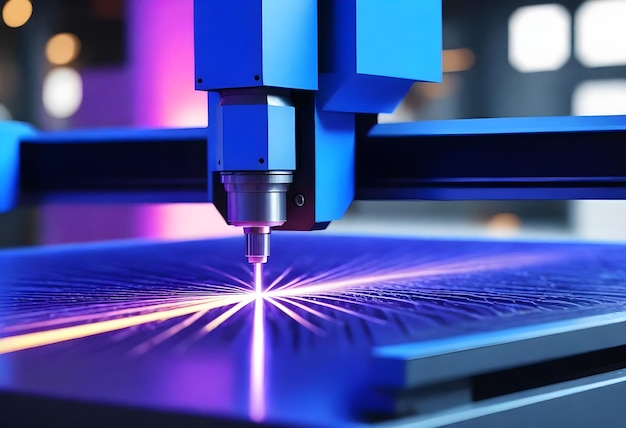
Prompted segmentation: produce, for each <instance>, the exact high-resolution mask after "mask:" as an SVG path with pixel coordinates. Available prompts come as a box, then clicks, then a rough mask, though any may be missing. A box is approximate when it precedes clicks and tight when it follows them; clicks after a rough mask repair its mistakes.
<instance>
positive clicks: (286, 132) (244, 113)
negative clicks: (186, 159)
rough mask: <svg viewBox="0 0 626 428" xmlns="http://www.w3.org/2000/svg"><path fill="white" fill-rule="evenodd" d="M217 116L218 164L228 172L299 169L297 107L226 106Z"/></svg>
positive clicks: (264, 105)
mask: <svg viewBox="0 0 626 428" xmlns="http://www.w3.org/2000/svg"><path fill="white" fill-rule="evenodd" d="M217 115H218V126H217V133H218V137H217V140H218V147H220V148H218V152H219V153H220V154H221V155H222V157H221V158H220V159H218V160H221V164H222V167H223V169H224V170H225V171H267V170H270V169H274V170H294V169H295V144H296V143H295V109H294V108H293V107H291V106H274V105H270V106H268V105H266V104H243V105H226V106H221V107H219V109H218V113H217ZM261 160H262V161H261Z"/></svg>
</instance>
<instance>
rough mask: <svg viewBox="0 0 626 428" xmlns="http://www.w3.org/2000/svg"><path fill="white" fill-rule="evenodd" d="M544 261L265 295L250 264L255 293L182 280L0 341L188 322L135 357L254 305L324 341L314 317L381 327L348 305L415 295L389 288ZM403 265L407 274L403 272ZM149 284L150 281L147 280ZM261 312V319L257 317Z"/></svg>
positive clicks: (522, 258)
mask: <svg viewBox="0 0 626 428" xmlns="http://www.w3.org/2000/svg"><path fill="white" fill-rule="evenodd" d="M546 259H547V258H546V255H536V254H535V255H531V256H529V255H524V254H517V255H515V254H513V255H511V254H509V255H507V256H495V257H493V256H492V257H484V258H482V259H474V260H467V259H465V260H459V261H454V260H452V261H448V262H447V263H443V262H439V263H430V264H421V265H420V264H419V263H415V262H411V263H409V262H408V261H405V262H402V263H400V265H404V268H400V269H398V266H388V267H386V268H382V270H381V268H380V266H378V267H377V266H372V267H371V268H368V267H367V266H365V267H361V268H359V269H360V270H358V271H357V266H355V265H354V263H353V262H354V261H353V262H352V263H348V264H346V265H343V266H340V267H337V268H335V269H331V270H329V271H325V272H323V273H321V274H318V275H315V276H312V277H308V278H307V277H303V276H299V277H297V278H296V279H295V280H294V279H288V278H287V277H288V275H287V272H288V271H290V269H288V270H287V271H286V272H283V273H281V274H280V275H278V278H277V280H275V281H273V282H272V283H271V285H270V287H268V288H267V289H266V290H264V288H263V270H262V269H263V267H262V265H261V264H255V266H254V279H253V281H254V284H253V287H250V284H249V282H245V281H244V280H242V279H240V278H237V277H235V276H233V275H232V274H229V273H226V272H221V274H222V275H223V276H224V277H225V278H227V279H229V280H231V281H232V282H233V283H234V284H235V285H228V284H222V285H220V284H205V285H204V289H203V288H202V287H201V286H200V284H199V283H197V282H190V281H181V282H182V283H187V282H188V283H189V288H190V289H191V290H190V291H189V293H186V294H185V295H182V296H172V295H169V296H167V295H164V297H162V298H159V297H158V296H157V295H152V297H151V298H150V299H149V302H150V304H145V303H146V302H137V304H136V306H131V307H124V306H125V304H127V303H128V302H121V301H120V302H117V303H115V304H112V303H109V304H105V303H101V304H100V303H98V304H97V305H93V306H91V307H89V308H87V311H91V313H86V311H85V309H84V308H81V309H82V312H80V313H79V314H74V315H67V316H65V317H58V318H55V319H50V320H45V321H36V322H27V323H19V322H18V323H16V324H14V325H8V326H3V327H0V333H3V334H7V333H9V334H11V335H10V336H7V337H2V338H0V354H4V353H9V352H15V351H19V350H24V349H29V348H34V347H38V346H44V345H49V344H54V343H59V342H65V341H69V340H73V339H78V338H83V337H89V336H93V335H97V334H101V333H107V332H112V331H116V330H122V329H125V328H129V327H134V326H139V325H143V324H147V323H152V322H159V321H164V320H169V319H174V318H179V317H183V316H188V318H187V319H186V320H183V321H181V322H179V323H178V324H176V325H175V326H173V327H169V328H168V329H166V330H164V331H163V332H161V333H159V334H158V335H157V336H155V337H154V338H153V339H151V340H149V341H147V342H146V343H144V344H141V345H139V346H138V347H136V351H137V352H145V351H147V350H149V349H151V348H152V347H154V346H157V345H158V344H160V343H162V342H165V341H166V340H168V339H169V338H171V337H172V336H174V335H175V334H177V333H178V332H180V331H182V330H183V329H185V328H187V327H189V326H190V325H192V324H194V323H196V322H200V321H201V320H203V319H204V318H205V317H212V311H213V310H216V309H219V308H228V309H227V310H226V311H224V312H222V313H220V314H219V315H218V316H217V317H214V318H212V319H210V320H208V322H207V323H206V325H205V327H204V328H203V329H202V330H201V331H200V332H199V334H200V337H201V336H202V335H204V334H207V333H209V332H211V331H212V330H214V329H216V328H218V327H219V326H220V325H222V324H223V323H225V322H226V321H227V320H229V319H230V318H232V317H233V316H234V315H236V314H237V313H238V312H239V311H240V310H241V309H243V308H244V307H246V306H247V305H248V304H250V303H252V302H255V316H257V312H256V311H257V308H258V307H261V308H262V307H263V306H262V302H267V303H268V304H270V305H272V306H273V307H275V308H276V309H278V313H282V314H284V315H286V316H287V317H288V318H290V319H292V320H294V321H295V322H297V323H298V324H300V325H302V326H303V327H305V328H307V329H309V330H311V331H314V332H315V333H318V334H323V329H322V328H321V327H319V326H317V325H315V324H314V323H313V322H312V321H310V319H309V318H311V317H313V319H317V320H320V321H324V322H337V321H336V320H335V319H334V318H333V317H331V316H330V315H328V311H332V312H335V313H336V312H342V313H345V314H347V315H350V316H354V317H358V318H362V319H364V320H366V321H371V322H379V323H384V320H381V319H377V318H376V317H375V316H372V315H366V314H363V313H360V312H359V311H357V310H354V309H351V308H349V307H345V305H346V304H353V305H359V306H362V307H369V308H372V306H373V303H372V302H373V301H374V300H373V299H375V300H376V301H378V303H379V304H380V303H385V302H387V303H389V304H391V303H393V302H407V303H410V302H411V300H410V299H409V297H410V295H411V293H414V292H415V291H412V290H411V287H410V286H406V287H405V289H404V291H403V292H402V293H398V291H397V289H396V288H394V287H393V286H392V284H394V282H400V281H404V282H406V281H414V280H417V279H422V278H427V277H440V276H445V275H453V274H468V273H473V272H480V271H485V270H498V269H503V268H514V267H519V266H523V265H529V264H536V263H538V262H545V261H546ZM407 264H408V265H409V266H411V267H410V268H406V266H407ZM416 265H417V266H416ZM375 268H377V269H378V270H376V269H375ZM394 268H395V269H394ZM205 269H206V270H207V271H212V272H219V271H217V270H215V269H213V268H207V267H205ZM359 271H365V272H366V273H365V274H361V275H355V272H359ZM146 278H147V279H150V280H151V279H152V277H151V276H150V274H148V275H147V276H146ZM173 280H174V279H173V278H169V279H168V282H169V281H173ZM101 281H104V282H105V283H107V285H108V286H109V287H112V286H116V285H117V287H119V283H118V284H114V283H112V282H110V281H107V280H103V279H101ZM281 282H282V285H281ZM244 285H245V287H244ZM246 287H247V288H246ZM121 291H123V290H121ZM42 294H44V293H42ZM131 296H132V294H131V295H129V297H131ZM433 298H435V296H434V297H433ZM159 299H160V300H159ZM111 307H115V309H109V308H111ZM305 308H306V309H305ZM314 308H318V309H320V310H324V311H326V312H321V311H320V310H316V309H314ZM298 311H300V313H298ZM261 313H263V311H262V310H261ZM30 319H32V318H30Z"/></svg>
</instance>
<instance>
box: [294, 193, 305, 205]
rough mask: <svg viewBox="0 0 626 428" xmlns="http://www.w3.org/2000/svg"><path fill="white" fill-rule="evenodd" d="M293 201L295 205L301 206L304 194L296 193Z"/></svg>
mask: <svg viewBox="0 0 626 428" xmlns="http://www.w3.org/2000/svg"><path fill="white" fill-rule="evenodd" d="M294 202H295V203H296V205H297V206H299V207H301V206H303V205H304V195H303V194H302V193H298V194H297V195H296V197H295V198H294Z"/></svg>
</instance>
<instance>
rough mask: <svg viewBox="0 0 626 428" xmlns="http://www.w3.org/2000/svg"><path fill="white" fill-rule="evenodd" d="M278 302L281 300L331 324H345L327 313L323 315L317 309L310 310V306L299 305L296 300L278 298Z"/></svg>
mask: <svg viewBox="0 0 626 428" xmlns="http://www.w3.org/2000/svg"><path fill="white" fill-rule="evenodd" d="M276 300H280V301H282V302H286V303H289V304H290V305H293V306H295V307H296V308H299V309H302V310H303V311H305V312H308V313H310V314H313V315H315V316H316V317H318V318H321V319H323V320H326V321H331V322H334V323H336V324H340V325H342V324H344V323H343V322H341V321H339V320H336V319H334V318H333V317H331V316H329V315H326V314H325V313H323V312H320V311H316V310H315V309H313V308H310V307H308V306H306V305H303V304H302V303H298V302H297V301H295V299H287V298H285V297H277V298H276Z"/></svg>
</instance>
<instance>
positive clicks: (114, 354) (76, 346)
mask: <svg viewBox="0 0 626 428" xmlns="http://www.w3.org/2000/svg"><path fill="white" fill-rule="evenodd" d="M274 238H275V239H274V242H273V244H274V252H273V256H272V263H270V264H269V265H268V266H267V267H266V270H265V273H264V281H265V288H266V290H267V291H266V292H265V294H264V295H263V296H262V298H261V297H259V295H257V294H255V291H254V289H253V288H252V277H251V272H250V268H249V266H248V265H247V264H246V263H245V261H244V260H243V258H242V256H241V241H240V240H239V239H228V240H216V241H205V242H188V243H177V244H137V243H136V244H118V245H109V246H83V247H80V246H77V247H66V248H56V249H55V248H52V249H40V250H32V251H11V252H4V253H2V255H0V272H1V278H2V279H1V281H2V284H1V290H2V295H1V298H0V322H1V324H0V332H1V333H0V335H1V336H2V337H0V352H3V354H2V355H0V368H1V370H0V373H1V375H0V389H2V390H4V391H9V392H13V393H18V392H19V393H30V394H39V395H43V396H53V397H57V398H73V399H80V400H87V401H90V402H96V403H105V404H107V405H115V404H118V405H125V406H132V407H137V408H147V409H159V410H160V411H168V412H183V413H187V412H190V413H194V414H197V415H205V416H208V415H227V416H228V417H231V418H235V419H236V418H240V419H248V418H251V419H252V420H259V421H274V422H275V421H286V422H289V421H291V422H294V421H298V422H301V423H305V422H309V423H311V422H316V423H320V424H331V425H337V424H340V423H348V422H350V421H352V422H355V421H358V420H360V417H361V415H362V414H363V403H366V402H367V401H368V400H371V399H372V397H374V396H373V395H371V394H370V393H371V387H370V385H371V384H370V379H371V374H372V373H370V371H369V368H370V367H371V366H370V364H371V360H370V355H371V353H372V349H373V348H374V347H379V346H383V345H394V344H402V343H409V342H421V343H423V344H424V347H428V346H429V344H431V343H434V342H436V341H437V340H444V339H449V340H450V341H452V342H454V341H458V342H459V343H463V344H464V346H465V347H470V348H471V347H472V346H474V345H473V344H472V337H474V335H480V334H486V333H489V332H492V331H496V330H499V331H501V332H503V333H502V334H506V331H507V329H514V328H519V327H520V326H523V327H525V328H532V326H534V325H537V326H539V325H545V324H546V323H550V322H556V321H564V320H567V319H575V318H580V317H585V316H591V315H598V314H606V313H617V312H620V311H623V310H624V304H625V303H626V281H625V280H624V278H625V277H626V272H625V268H624V266H626V248H625V247H623V246H619V245H582V244H536V243H490V242H453V241H450V242H445V241H419V240H392V239H378V238H342V237H332V236H319V235H308V234H307V235H289V234H288V235H283V234H278V235H277V236H275V237H274ZM259 299H260V300H259ZM118 324H121V325H122V326H121V327H120V325H118ZM538 328H539V327H538ZM94 332H95V333H99V334H94ZM74 336H75V337H81V336H85V337H84V338H77V339H73V340H67V341H60V340H61V339H68V338H70V337H74ZM60 338H61V339H60ZM57 341H58V342H59V343H55V342H57ZM42 343H50V344H49V345H46V346H39V347H36V346H35V345H37V344H42ZM18 349H22V350H18ZM377 376H384V373H377Z"/></svg>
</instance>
